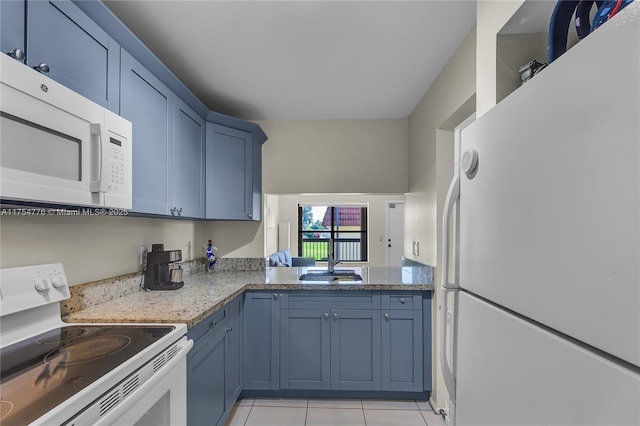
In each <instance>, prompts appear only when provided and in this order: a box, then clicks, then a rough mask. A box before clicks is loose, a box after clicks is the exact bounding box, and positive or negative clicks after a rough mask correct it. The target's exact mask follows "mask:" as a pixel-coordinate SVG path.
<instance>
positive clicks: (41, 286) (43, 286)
mask: <svg viewBox="0 0 640 426" xmlns="http://www.w3.org/2000/svg"><path fill="white" fill-rule="evenodd" d="M50 288H51V282H50V281H49V278H40V279H38V280H36V290H38V291H40V292H42V291H47V290H49V289H50Z"/></svg>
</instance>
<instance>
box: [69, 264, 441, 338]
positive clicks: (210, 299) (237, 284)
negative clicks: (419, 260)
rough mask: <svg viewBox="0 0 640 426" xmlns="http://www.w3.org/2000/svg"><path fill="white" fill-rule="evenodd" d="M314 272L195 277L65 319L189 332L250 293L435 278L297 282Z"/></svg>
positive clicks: (366, 274) (381, 272)
mask: <svg viewBox="0 0 640 426" xmlns="http://www.w3.org/2000/svg"><path fill="white" fill-rule="evenodd" d="M311 269H321V268H307V267H304V268H282V267H281V268H267V270H266V271H234V272H214V273H207V272H202V273H195V274H190V275H187V276H185V277H184V287H183V288H181V289H178V290H174V291H139V292H135V293H132V294H128V295H126V296H123V297H120V298H117V299H114V300H111V301H108V302H105V303H102V304H99V305H95V306H91V307H88V308H86V309H83V310H81V311H78V312H74V313H71V314H69V315H67V316H65V317H64V318H63V320H64V321H66V322H71V323H77V322H111V323H131V322H137V323H140V322H142V323H149V322H156V323H168V322H180V323H186V324H187V326H188V327H189V328H191V327H193V326H195V325H196V324H198V323H199V322H200V321H202V320H204V319H205V318H206V317H208V316H209V315H211V314H212V313H213V312H215V311H216V310H217V309H219V308H220V307H222V306H223V305H225V304H226V303H228V302H229V301H231V300H232V299H233V298H235V297H236V296H238V295H240V294H242V293H243V292H244V291H246V290H347V291H348V290H434V285H433V276H432V274H430V273H429V270H428V269H426V268H421V267H397V268H376V267H372V268H368V267H362V268H358V267H356V268H336V270H340V269H352V270H355V271H356V273H358V274H360V275H361V276H362V281H352V282H339V283H335V282H334V283H329V282H322V281H316V282H310V281H300V280H298V277H299V276H300V275H301V274H303V273H305V272H307V271H308V270H311Z"/></svg>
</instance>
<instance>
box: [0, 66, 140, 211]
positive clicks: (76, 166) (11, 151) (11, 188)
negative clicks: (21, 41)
mask: <svg viewBox="0 0 640 426" xmlns="http://www.w3.org/2000/svg"><path fill="white" fill-rule="evenodd" d="M0 68H1V72H0V82H1V84H2V85H1V86H0V199H2V202H3V203H6V201H7V200H15V201H26V202H36V203H44V204H56V205H75V206H95V207H111V208H119V209H130V208H131V207H132V189H133V186H132V182H131V175H132V171H131V168H132V163H131V153H132V149H131V128H132V126H131V123H130V122H129V121H127V120H125V119H124V118H122V117H120V116H118V115H117V114H114V113H113V112H111V111H109V110H107V109H105V108H104V107H102V106H100V105H98V104H96V103H94V102H92V101H90V100H89V99H87V98H85V97H83V96H81V95H79V94H77V93H76V92H74V91H72V90H70V89H68V88H66V87H65V86H63V85H61V84H60V83H57V82H55V81H53V80H52V79H50V78H49V77H47V76H45V75H43V74H41V73H39V72H38V71H35V70H33V69H31V68H29V67H27V66H25V65H24V64H22V63H20V62H18V61H16V60H15V59H12V58H11V57H9V56H7V55H3V54H0Z"/></svg>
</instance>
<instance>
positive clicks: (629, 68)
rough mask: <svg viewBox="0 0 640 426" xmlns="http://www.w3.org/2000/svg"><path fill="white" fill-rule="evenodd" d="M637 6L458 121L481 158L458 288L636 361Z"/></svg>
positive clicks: (471, 185) (639, 337)
mask: <svg viewBox="0 0 640 426" xmlns="http://www.w3.org/2000/svg"><path fill="white" fill-rule="evenodd" d="M639 15H640V2H634V3H632V4H630V5H629V6H628V7H627V8H625V9H624V10H622V11H621V12H620V13H619V14H618V15H616V17H615V19H612V20H611V21H609V22H607V23H606V24H604V25H603V26H602V27H600V28H599V29H598V30H597V31H595V32H594V33H592V34H590V35H589V37H587V38H586V39H584V40H583V41H581V42H580V43H578V44H577V45H576V46H574V47H573V48H572V49H571V50H569V51H568V52H567V53H565V54H564V55H563V56H562V57H560V58H559V59H558V60H557V61H555V62H554V63H553V64H552V65H550V66H549V67H548V68H546V69H545V70H543V71H542V72H540V73H539V74H538V75H536V77H534V78H533V79H532V80H531V81H528V82H527V83H525V84H524V85H523V86H522V87H520V88H519V89H518V90H517V91H516V92H514V93H513V94H511V95H510V96H508V97H507V98H506V99H504V100H503V101H502V102H501V103H500V104H498V105H497V106H496V107H494V108H493V109H492V110H491V111H489V112H488V113H487V114H485V115H484V116H482V117H480V118H479V119H478V120H477V121H476V122H475V123H473V124H472V125H470V126H469V127H467V128H466V129H465V130H463V131H462V152H465V150H468V149H471V148H475V149H476V150H477V152H478V163H477V169H476V171H475V172H473V173H471V175H466V174H463V175H462V176H461V184H460V185H461V186H460V286H461V287H463V288H465V289H467V290H469V291H471V292H473V293H476V294H478V295H480V296H482V297H485V298H487V299H489V300H492V301H494V302H495V303H497V304H499V305H502V306H505V307H507V308H509V309H511V310H514V311H516V312H519V313H521V314H522V315H524V316H526V317H529V318H532V319H534V320H535V321H539V322H541V323H543V324H545V325H547V326H549V327H551V328H553V329H556V330H559V331H561V332H563V333H566V334H568V335H570V336H572V337H574V338H576V339H578V340H580V341H583V342H585V343H588V344H589V345H592V346H595V347H597V348H599V349H601V350H603V351H605V352H607V353H610V354H612V355H614V356H616V357H619V358H621V359H623V360H626V361H627V362H630V363H632V364H635V365H637V366H640V268H639V267H638V264H639V263H640V148H639V147H640V126H639V125H638V117H640V78H639V77H638V76H639V75H640V41H639V40H640V30H639V29H640V19H639ZM603 52H606V54H604V53H603Z"/></svg>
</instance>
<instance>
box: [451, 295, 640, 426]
mask: <svg viewBox="0 0 640 426" xmlns="http://www.w3.org/2000/svg"><path fill="white" fill-rule="evenodd" d="M457 324H458V341H459V343H458V346H457V368H456V369H457V375H456V376H457V381H456V389H457V391H456V394H457V401H456V408H455V424H456V426H464V425H473V426H480V425H491V426H499V425H508V426H517V425H563V426H569V425H637V424H640V406H639V405H638V401H640V376H639V375H638V374H637V373H634V372H633V371H632V370H631V368H624V367H621V366H620V365H619V364H617V363H614V362H611V361H610V360H608V359H606V358H604V357H601V356H599V355H598V354H595V353H593V352H591V351H589V350H587V349H585V348H583V347H582V346H579V345H577V344H575V343H572V342H570V341H568V340H565V339H563V338H561V337H559V336H558V335H557V334H554V333H553V332H550V331H548V330H545V329H542V328H540V327H538V326H536V325H533V324H532V323H530V322H528V321H525V320H523V319H521V318H518V317H516V316H513V315H511V314H509V313H507V312H506V311H503V310H502V309H499V308H497V307H496V306H494V305H491V304H488V303H486V302H484V301H481V300H480V299H478V298H475V297H473V296H470V295H469V294H467V293H464V292H461V293H460V296H459V306H458V310H457Z"/></svg>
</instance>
